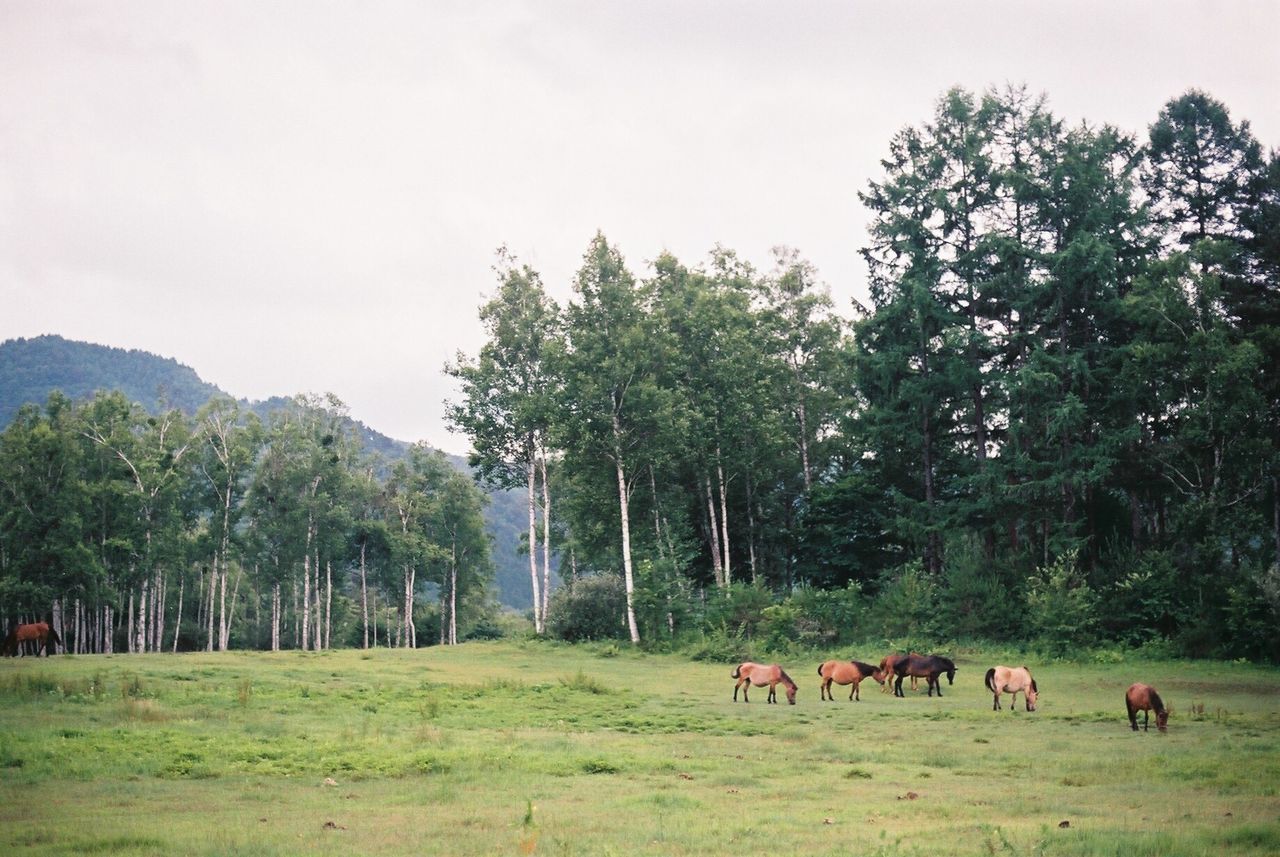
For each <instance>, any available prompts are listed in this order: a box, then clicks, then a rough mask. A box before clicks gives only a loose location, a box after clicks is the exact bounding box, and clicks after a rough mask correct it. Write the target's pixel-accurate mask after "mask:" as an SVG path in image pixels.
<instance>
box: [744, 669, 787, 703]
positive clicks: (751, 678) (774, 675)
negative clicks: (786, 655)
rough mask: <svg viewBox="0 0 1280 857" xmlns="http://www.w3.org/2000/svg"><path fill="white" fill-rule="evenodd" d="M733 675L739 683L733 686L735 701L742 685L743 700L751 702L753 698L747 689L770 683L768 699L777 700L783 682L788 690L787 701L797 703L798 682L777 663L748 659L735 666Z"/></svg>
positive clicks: (770, 700) (769, 700)
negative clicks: (759, 662)
mask: <svg viewBox="0 0 1280 857" xmlns="http://www.w3.org/2000/svg"><path fill="white" fill-rule="evenodd" d="M733 677H734V678H736V679H737V680H738V683H737V684H735V685H734V686H733V701H734V702H737V701H738V688H740V687H741V688H742V701H743V702H750V701H751V700H749V699H747V691H748V690H750V689H751V685H753V684H754V685H755V686H756V687H764V686H765V685H768V686H769V698H768V700H767V701H768V702H777V701H778V685H779V684H781V685H782V686H783V688H785V689H786V691H787V702H789V703H791V704H792V705H795V704H796V683H795V682H794V681H792V680H791V676H789V675H787V674H786V672H785V671H784V670H783V669H782V667H780V666H778V665H777V664H753V663H752V662H751V661H746V662H745V663H741V664H738V666H736V667H734V668H733ZM744 685H745V687H744Z"/></svg>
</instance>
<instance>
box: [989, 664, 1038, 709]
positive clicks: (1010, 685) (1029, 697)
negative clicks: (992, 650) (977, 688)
mask: <svg viewBox="0 0 1280 857" xmlns="http://www.w3.org/2000/svg"><path fill="white" fill-rule="evenodd" d="M987 690H989V691H991V693H992V695H993V697H994V698H993V701H992V703H991V710H992V711H999V710H1000V694H1002V693H1008V694H1010V698H1009V711H1013V709H1014V708H1015V707H1016V706H1017V703H1018V692H1019V691H1021V692H1022V701H1023V702H1024V703H1026V706H1027V711H1035V710H1036V694H1038V693H1039V692H1040V688H1038V687H1036V680H1035V679H1033V678H1032V677H1031V671H1030V670H1028V669H1027V668H1026V667H992V668H991V669H989V670H987Z"/></svg>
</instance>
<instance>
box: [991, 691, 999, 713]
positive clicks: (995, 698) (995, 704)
mask: <svg viewBox="0 0 1280 857" xmlns="http://www.w3.org/2000/svg"><path fill="white" fill-rule="evenodd" d="M991 710H992V711H999V710H1000V692H999V691H995V692H993V693H992V694H991Z"/></svg>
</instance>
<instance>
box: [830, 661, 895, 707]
mask: <svg viewBox="0 0 1280 857" xmlns="http://www.w3.org/2000/svg"><path fill="white" fill-rule="evenodd" d="M818 675H820V676H822V687H821V688H820V689H819V693H820V694H821V695H822V699H829V700H834V699H835V697H834V696H833V695H832V694H831V683H832V682H835V683H836V684H841V685H844V684H851V685H853V689H852V690H850V691H849V698H850V699H853V700H858V701H861V699H862V694H860V693H859V692H858V685H860V684H862V680H863V679H864V678H872V679H875V680H876V681H877V682H879V683H880V684H884V673H883V672H881V671H880V670H878V669H876V668H875V667H873V666H871V664H864V663H863V662H862V661H827V662H826V663H825V664H823V665H822V666H820V667H818Z"/></svg>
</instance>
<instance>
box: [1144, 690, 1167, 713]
mask: <svg viewBox="0 0 1280 857" xmlns="http://www.w3.org/2000/svg"><path fill="white" fill-rule="evenodd" d="M1147 695H1148V697H1150V701H1151V707H1152V708H1154V709H1155V712H1156V714H1163V713H1164V700H1163V699H1161V698H1160V694H1158V693H1156V689H1155V688H1154V687H1148V688H1147ZM1144 716H1145V715H1144Z"/></svg>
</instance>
